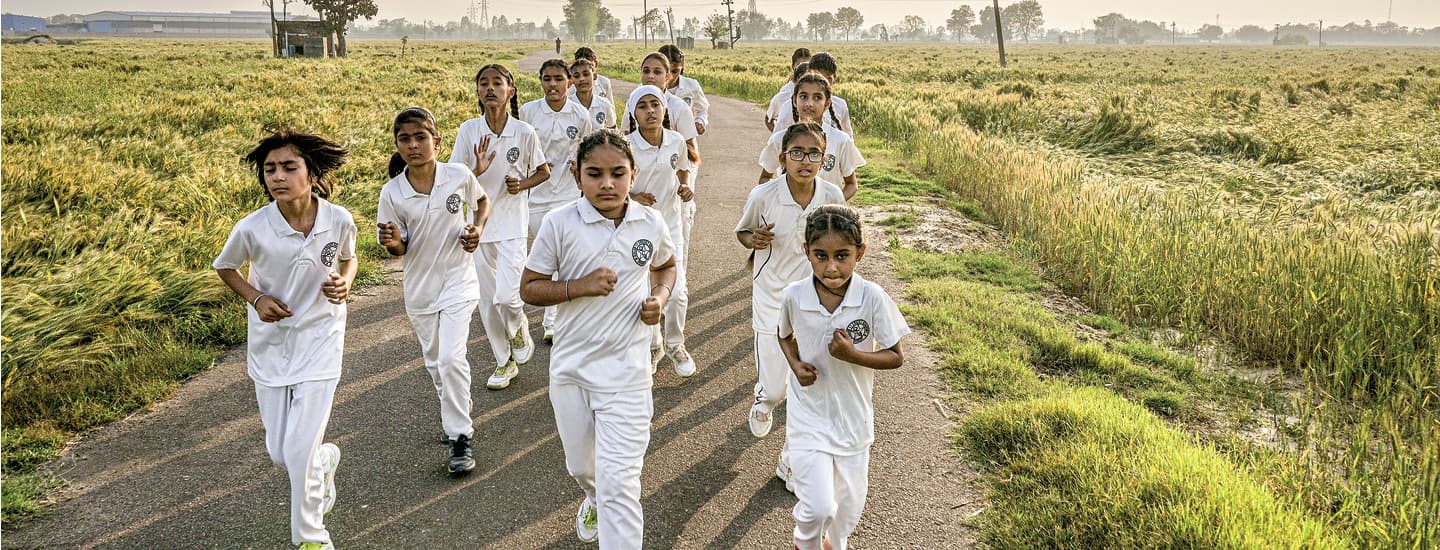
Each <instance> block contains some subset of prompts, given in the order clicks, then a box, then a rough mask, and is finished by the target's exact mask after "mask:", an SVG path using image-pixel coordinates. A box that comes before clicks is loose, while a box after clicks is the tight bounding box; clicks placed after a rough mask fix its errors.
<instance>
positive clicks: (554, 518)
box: [4, 55, 980, 548]
mask: <svg viewBox="0 0 1440 550" xmlns="http://www.w3.org/2000/svg"><path fill="white" fill-rule="evenodd" d="M544 57H548V56H540V55H537V56H532V57H530V58H527V59H525V60H522V61H521V62H520V65H521V67H522V68H523V69H522V70H526V71H531V70H534V69H535V68H537V67H538V65H539V63H540V61H541V60H542V59H543V58H544ZM633 86H634V85H633V84H629V83H623V82H619V81H616V82H615V93H616V95H617V96H620V97H622V98H623V97H626V96H627V95H628V94H629V92H630V90H631V89H632V88H633ZM711 108H712V114H711V121H712V126H711V128H710V131H709V132H708V133H707V135H706V136H704V137H702V138H701V150H702V152H703V153H704V154H705V166H704V168H703V169H702V172H701V178H700V180H699V183H698V196H699V198H698V200H699V201H701V202H700V203H699V204H700V210H699V214H698V220H697V223H696V229H695V232H694V235H695V236H694V240H695V242H694V243H692V244H691V250H692V251H693V253H694V254H695V256H694V258H693V259H692V261H691V264H690V270H691V271H690V281H691V304H690V307H691V313H690V321H689V331H690V334H689V346H690V349H691V352H692V353H693V354H695V356H696V358H697V361H698V362H699V364H700V370H699V373H698V374H696V375H695V376H694V377H692V378H690V379H688V380H683V381H682V380H681V379H679V378H677V377H676V376H675V375H674V373H673V371H670V370H669V363H668V362H666V363H665V364H663V365H662V367H661V370H660V372H659V373H658V374H657V376H656V381H655V390H654V391H655V417H654V424H653V426H652V438H651V444H650V452H649V454H648V456H647V457H646V462H645V473H644V478H643V485H644V491H645V496H644V506H645V515H646V537H645V546H646V547H647V548H670V547H679V548H781V547H787V545H788V544H789V539H790V529H791V528H792V527H793V520H792V518H791V516H790V510H791V507H793V506H794V504H795V499H794V497H793V496H792V495H790V494H789V493H787V492H786V491H785V489H784V487H783V486H782V484H781V483H780V482H779V481H777V480H775V479H774V477H773V470H774V465H775V457H776V456H777V454H778V453H779V450H780V443H781V442H780V438H778V437H775V436H773V435H772V436H771V437H769V438H766V439H764V440H756V439H755V438H754V437H752V436H751V435H750V432H749V429H748V428H747V427H746V424H745V415H746V412H747V411H748V406H749V402H750V390H751V387H752V385H753V384H754V381H755V373H754V366H753V363H752V362H751V358H750V353H751V351H750V350H751V342H750V340H751V332H750V322H749V319H750V309H749V303H750V302H749V295H750V288H749V285H748V282H749V278H748V277H747V276H746V270H745V255H746V251H745V250H744V249H742V248H741V247H740V246H739V245H738V244H737V243H736V242H735V238H734V236H733V233H732V229H733V228H734V224H735V220H736V219H737V217H738V216H739V212H740V209H741V207H742V206H743V205H744V201H745V196H746V193H747V192H748V190H749V189H750V187H751V186H752V185H753V183H754V181H755V176H756V174H757V169H758V168H757V167H756V166H755V157H756V155H757V154H758V151H759V149H760V147H761V145H763V143H764V141H765V139H766V137H767V132H766V131H765V129H764V127H763V126H762V125H761V120H762V116H763V111H762V110H761V109H759V108H757V107H755V106H754V105H751V104H749V103H746V102H742V101H737V100H732V99H728V98H721V97H717V96H711ZM862 272H863V273H864V274H865V276H866V277H867V278H871V279H872V280H877V281H879V282H881V283H882V284H884V285H886V287H887V288H889V289H891V291H892V294H893V295H895V296H897V297H899V296H901V295H902V294H901V292H900V291H899V289H900V287H899V283H898V282H897V281H895V279H894V278H893V277H892V276H891V275H890V267H889V262H888V260H885V255H876V256H874V260H870V259H867V263H865V264H863V266H862ZM350 307H351V310H350V325H349V327H348V329H347V330H348V334H347V338H346V340H347V349H346V357H345V373H344V376H343V378H342V379H341V383H340V387H339V390H338V392H337V394H336V403H335V409H334V413H333V415H332V417H331V421H330V428H329V432H328V434H329V435H328V440H329V441H333V442H335V443H337V444H338V445H339V446H340V447H341V448H342V449H344V453H345V454H344V457H345V458H344V462H343V463H342V464H341V468H340V471H339V474H338V480H337V483H338V487H339V502H338V503H337V505H336V507H335V510H334V512H332V513H331V515H330V516H329V518H328V527H329V528H330V530H331V533H332V534H333V535H334V536H335V537H336V543H337V546H340V547H342V548H414V547H443V548H470V547H481V546H483V547H495V548H538V547H544V548H571V547H577V546H581V545H580V544H579V543H578V542H577V541H576V539H575V533H574V520H573V516H574V511H575V508H576V507H577V506H578V505H579V498H578V497H579V495H580V492H579V490H578V489H577V488H576V486H575V483H574V481H572V480H571V479H570V478H569V477H568V476H567V475H566V473H565V467H564V461H563V455H562V452H561V449H560V442H559V440H558V439H557V438H556V435H555V422H554V417H553V415H552V412H551V409H550V402H549V400H548V398H547V395H546V394H547V389H546V388H547V384H548V381H547V378H546V373H545V368H544V365H547V364H548V361H549V357H548V348H547V347H545V346H544V345H541V347H540V348H539V350H538V353H537V356H536V358H535V359H534V360H533V361H532V363H531V364H530V366H528V367H522V369H521V374H520V376H519V377H518V378H517V379H516V380H515V382H514V384H513V385H512V386H511V387H510V388H509V389H506V390H504V391H500V392H491V391H487V390H486V389H485V387H484V380H485V377H486V376H487V375H488V372H489V370H490V369H492V368H493V367H494V364H493V361H492V360H491V358H490V352H489V350H488V346H487V345H486V344H485V339H484V332H483V331H482V330H481V329H480V322H479V319H478V318H477V319H476V320H475V321H474V324H473V325H472V329H471V332H470V334H471V340H470V361H471V364H472V365H473V369H474V372H475V377H474V378H475V390H474V397H475V403H474V416H475V428H476V438H477V440H478V441H477V445H476V459H477V462H478V467H477V469H476V471H475V472H474V473H473V474H472V475H470V476H468V477H465V478H460V479H452V478H450V477H449V476H447V475H446V474H445V471H444V457H445V454H446V448H445V447H443V446H442V445H440V444H438V443H437V442H436V437H437V434H438V432H439V418H438V416H439V415H438V404H437V403H436V401H435V394H434V390H433V388H432V386H431V384H430V380H429V378H428V376H427V375H426V374H425V372H424V369H423V368H422V367H421V363H420V350H419V346H418V345H417V343H416V341H415V336H414V333H413V332H412V331H411V328H410V323H409V321H408V320H407V319H406V317H405V314H404V306H403V304H402V302H401V292H400V287H399V286H398V285H386V286H382V287H378V288H374V289H371V290H370V292H369V293H368V295H366V296H360V297H357V298H356V299H355V300H354V302H353V303H352V304H351V306H350ZM539 320H540V319H539V315H538V312H536V311H535V310H531V323H532V330H533V331H534V334H535V335H536V336H537V340H538V336H539V332H540V328H539ZM917 336H918V333H917ZM918 342H920V339H919V338H917V337H912V339H911V340H910V347H909V350H910V353H909V354H907V359H908V361H907V364H906V366H905V368H903V369H900V370H898V371H894V372H887V373H884V375H882V376H878V377H877V380H876V387H875V402H876V419H877V422H876V424H877V425H876V428H877V429H876V432H877V433H876V442H875V445H874V447H873V450H872V456H871V470H870V498H869V502H868V506H867V508H866V510H865V515H864V516H863V517H862V519H861V523H860V527H859V530H858V532H857V533H856V535H855V537H854V538H853V539H852V543H853V544H854V545H855V547H857V548H958V547H966V546H969V545H970V543H971V541H972V540H973V538H974V533H973V530H971V529H970V528H968V527H965V526H963V525H961V524H960V518H962V517H967V516H970V515H973V513H974V512H975V511H976V510H978V507H979V506H980V502H979V501H980V498H979V496H978V495H977V493H976V491H975V489H974V488H973V483H972V481H973V474H972V473H971V471H970V469H969V467H968V466H966V465H965V464H964V463H963V462H962V461H961V460H959V459H957V458H956V457H955V456H954V454H953V452H952V451H951V450H950V447H949V444H948V430H949V425H950V421H949V420H947V419H946V418H945V417H944V416H943V415H942V413H941V411H940V408H939V407H938V406H937V405H936V404H935V403H934V402H933V401H932V399H933V397H932V396H933V395H934V394H936V393H937V392H938V391H939V390H938V388H939V382H938V381H937V377H936V375H935V373H934V371H933V370H932V369H933V368H934V365H935V358H934V355H932V354H931V353H929V352H928V351H927V350H925V349H924V348H923V346H921V345H916V344H917V343H918ZM782 410H783V409H782ZM783 421H784V416H783V414H782V415H780V417H778V418H777V423H779V422H783ZM777 428H778V426H777ZM777 431H778V430H777ZM55 470H56V472H57V473H58V474H59V475H61V476H63V477H64V478H65V479H67V480H68V481H69V482H70V486H69V487H68V488H67V489H66V490H65V491H64V493H63V494H62V495H61V498H63V499H64V501H63V502H61V503H60V504H57V505H56V506H55V507H54V509H53V510H52V511H51V513H49V514H48V515H46V516H45V517H42V518H39V519H36V520H33V521H30V522H28V523H27V524H26V525H23V526H21V527H20V528H19V529H14V530H7V532H6V533H5V537H4V546H5V547H7V548H32V547H67V548H68V547H87V548H88V547H107V548H108V547H115V548H172V547H202V548H280V547H285V543H286V542H287V541H288V539H289V537H288V534H289V528H288V505H287V501H288V489H287V485H286V481H285V474H284V472H283V471H282V470H281V469H279V468H277V467H275V466H273V465H271V464H270V462H269V459H268V458H267V457H266V454H265V450H264V443H263V440H262V428H261V425H260V420H259V417H258V415H257V413H256V409H255V396H254V389H253V386H252V384H251V382H250V380H249V379H248V378H247V377H246V375H245V368H244V350H243V349H239V350H232V351H230V352H228V353H226V354H225V355H224V356H223V357H221V359H220V362H219V365H218V366H217V367H216V368H214V369H212V370H210V371H208V372H206V373H204V374H202V375H201V376H199V377H197V378H196V379H194V380H192V381H190V382H188V383H186V384H185V385H184V386H183V387H182V388H180V390H179V391H178V392H177V393H176V395H175V396H174V397H173V398H171V399H169V400H167V401H166V402H164V403H161V404H159V405H157V406H156V407H155V408H154V409H153V410H152V411H150V412H148V413H144V414H139V415H136V416H134V417H132V418H130V419H127V420H125V421H122V422H118V423H116V424H114V425H112V426H110V427H108V428H105V429H103V430H100V431H98V432H96V433H94V434H92V435H90V436H88V437H86V438H85V439H84V440H82V441H80V442H79V443H78V444H76V445H74V446H73V447H71V448H70V449H68V450H67V451H66V452H65V453H64V455H63V456H62V458H61V459H60V460H59V462H58V463H57V464H56V465H55Z"/></svg>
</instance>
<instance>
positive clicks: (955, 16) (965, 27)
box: [945, 5, 975, 42]
mask: <svg viewBox="0 0 1440 550" xmlns="http://www.w3.org/2000/svg"><path fill="white" fill-rule="evenodd" d="M974 24H975V10H972V9H970V6H964V5H962V6H960V7H959V8H956V9H953V10H950V18H949V19H946V20H945V28H946V29H949V30H950V34H953V35H955V40H956V41H957V42H958V41H959V40H960V39H961V38H964V37H965V35H966V34H967V33H969V32H970V26H971V25H974Z"/></svg>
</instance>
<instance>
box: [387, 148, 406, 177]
mask: <svg viewBox="0 0 1440 550" xmlns="http://www.w3.org/2000/svg"><path fill="white" fill-rule="evenodd" d="M406 166H409V165H408V164H407V163H406V162H405V157H402V156H400V153H395V154H393V155H390V166H387V167H386V168H385V171H386V172H387V173H389V174H390V179H395V176H398V175H400V173H401V172H404V171H405V167H406Z"/></svg>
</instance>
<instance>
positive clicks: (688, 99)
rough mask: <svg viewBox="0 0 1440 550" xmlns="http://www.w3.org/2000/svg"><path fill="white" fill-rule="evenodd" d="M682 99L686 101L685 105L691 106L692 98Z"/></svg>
mask: <svg viewBox="0 0 1440 550" xmlns="http://www.w3.org/2000/svg"><path fill="white" fill-rule="evenodd" d="M680 99H683V100H685V104H686V105H689V104H690V98H688V97H682V98H680Z"/></svg>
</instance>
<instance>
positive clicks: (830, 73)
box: [775, 52, 855, 137]
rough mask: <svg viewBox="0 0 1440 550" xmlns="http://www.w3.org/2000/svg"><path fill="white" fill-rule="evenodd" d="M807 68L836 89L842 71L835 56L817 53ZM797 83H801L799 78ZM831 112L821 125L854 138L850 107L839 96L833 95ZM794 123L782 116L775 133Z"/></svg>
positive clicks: (777, 121)
mask: <svg viewBox="0 0 1440 550" xmlns="http://www.w3.org/2000/svg"><path fill="white" fill-rule="evenodd" d="M806 67H807V68H808V69H809V72H812V73H817V74H819V75H820V76H823V77H825V80H828V81H830V85H831V87H832V88H833V87H834V85H835V78H836V75H837V74H838V73H839V71H840V68H839V66H838V65H836V63H835V56H832V55H830V54H829V53H826V52H820V53H817V54H815V55H814V56H812V57H810V62H809V63H808V64H807V65H806ZM796 81H797V82H798V81H799V78H798V77H797V79H796ZM786 101H787V102H789V98H786ZM830 111H831V116H830V117H827V118H826V119H825V120H824V121H822V122H821V124H822V125H831V126H834V127H835V128H836V129H838V130H842V131H844V132H845V133H847V134H850V136H851V137H854V136H855V127H854V126H853V125H851V123H850V105H849V104H848V103H846V102H845V100H844V99H841V98H840V97H839V96H835V95H832V96H831V97H830ZM794 122H795V121H794V117H790V118H788V119H787V118H786V117H785V116H780V118H779V119H778V120H776V122H775V131H777V132H778V131H780V130H784V129H785V128H786V127H787V126H789V125H791V124H794Z"/></svg>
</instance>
